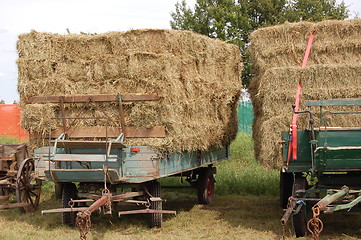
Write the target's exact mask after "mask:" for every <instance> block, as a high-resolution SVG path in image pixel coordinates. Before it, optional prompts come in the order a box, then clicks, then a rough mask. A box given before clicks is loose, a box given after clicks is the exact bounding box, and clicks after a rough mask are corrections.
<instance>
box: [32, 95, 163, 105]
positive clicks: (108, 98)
mask: <svg viewBox="0 0 361 240" xmlns="http://www.w3.org/2000/svg"><path fill="white" fill-rule="evenodd" d="M121 96H122V100H123V102H136V101H156V100H159V99H160V98H159V97H158V95H157V94H122V95H121ZM62 98H63V102H64V103H86V102H88V101H89V99H91V101H94V102H115V101H118V95H113V94H112V95H105V94H102V95H76V96H37V97H30V98H28V99H26V100H25V102H26V103H60V101H61V99H62Z"/></svg>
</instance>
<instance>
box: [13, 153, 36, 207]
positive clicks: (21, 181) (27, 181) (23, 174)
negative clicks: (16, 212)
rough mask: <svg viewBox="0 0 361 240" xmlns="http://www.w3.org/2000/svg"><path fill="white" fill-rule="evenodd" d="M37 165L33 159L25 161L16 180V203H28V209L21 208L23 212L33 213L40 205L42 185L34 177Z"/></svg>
mask: <svg viewBox="0 0 361 240" xmlns="http://www.w3.org/2000/svg"><path fill="white" fill-rule="evenodd" d="M34 170H35V164H34V160H33V159H31V158H28V159H25V160H24V161H23V162H22V163H21V165H20V167H19V170H18V174H17V178H16V201H17V202H18V203H28V204H29V205H28V206H26V207H21V208H19V209H20V211H21V212H32V211H34V210H35V209H36V208H37V206H38V205H39V201H40V192H41V183H42V181H41V180H40V179H36V178H35V175H34Z"/></svg>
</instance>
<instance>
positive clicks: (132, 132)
mask: <svg viewBox="0 0 361 240" xmlns="http://www.w3.org/2000/svg"><path fill="white" fill-rule="evenodd" d="M125 132H126V136H125V137H127V138H150V137H152V138H164V137H165V136H166V133H165V128H164V127H163V126H155V127H152V128H145V127H127V126H126V127H125ZM61 133H63V129H57V130H55V131H52V132H51V138H53V139H54V138H57V137H59V136H60V134H61ZM120 133H122V131H121V129H119V128H110V127H109V128H108V137H109V138H116V137H118V136H119V135H120ZM105 135H106V134H105V127H104V126H93V127H77V128H69V129H68V135H67V137H68V138H70V139H71V138H105ZM31 138H48V136H47V135H45V136H41V135H34V134H32V136H31Z"/></svg>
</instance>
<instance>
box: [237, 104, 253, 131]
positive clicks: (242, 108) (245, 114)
mask: <svg viewBox="0 0 361 240" xmlns="http://www.w3.org/2000/svg"><path fill="white" fill-rule="evenodd" d="M252 123H253V106H252V103H251V102H243V101H242V102H239V105H238V132H245V133H249V134H252Z"/></svg>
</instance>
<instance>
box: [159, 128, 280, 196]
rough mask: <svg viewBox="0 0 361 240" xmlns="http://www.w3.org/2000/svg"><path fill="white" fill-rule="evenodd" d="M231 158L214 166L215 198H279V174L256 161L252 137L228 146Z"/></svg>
mask: <svg viewBox="0 0 361 240" xmlns="http://www.w3.org/2000/svg"><path fill="white" fill-rule="evenodd" d="M230 155H231V158H230V159H227V160H224V161H221V162H219V163H217V164H216V167H217V174H216V175H215V179H216V185H215V188H216V189H215V191H216V194H217V195H229V194H237V195H273V196H276V195H278V187H279V172H278V171H276V170H269V169H265V168H264V167H263V166H262V165H260V164H259V163H258V162H257V161H256V159H255V157H254V152H253V139H252V136H251V135H249V134H245V133H240V134H238V136H237V138H236V139H235V140H234V141H233V142H232V144H231V153H230ZM160 182H161V184H162V185H176V186H179V185H184V186H187V185H189V184H188V183H187V182H185V181H184V183H183V184H182V183H181V181H180V179H179V178H166V179H161V180H160ZM181 192H186V190H183V191H181Z"/></svg>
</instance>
